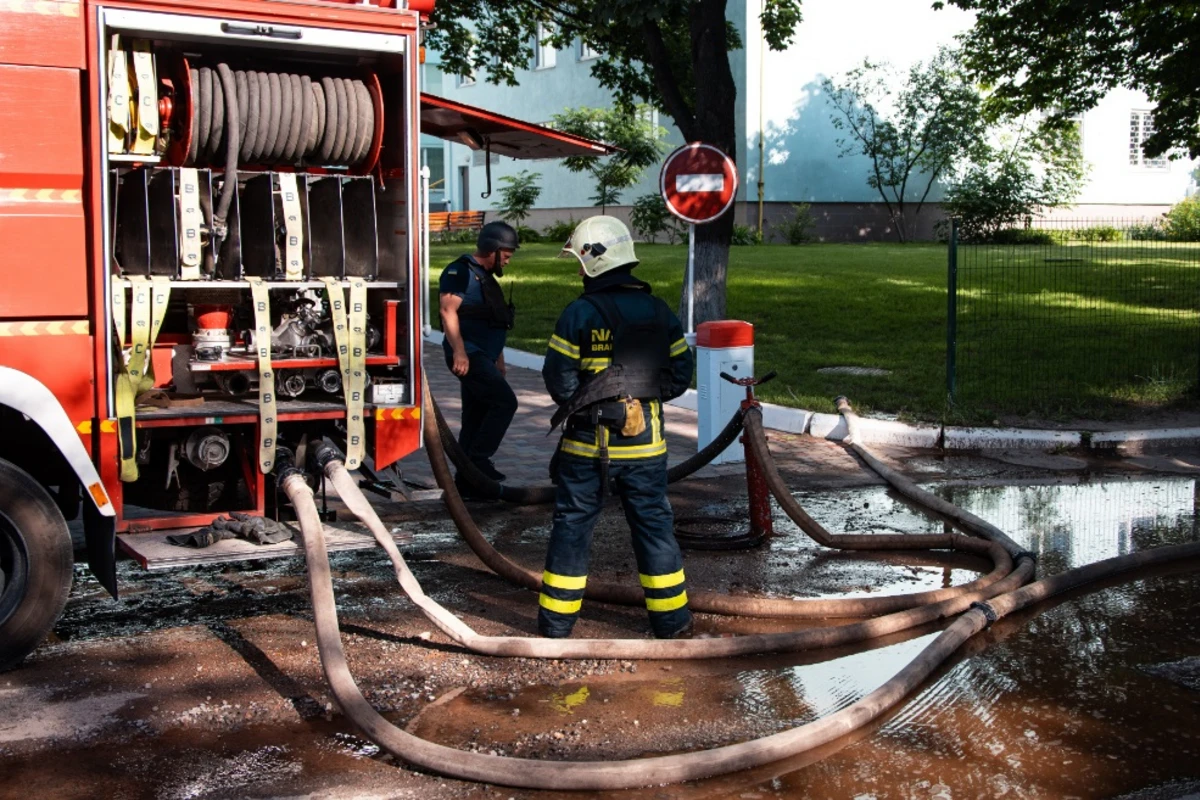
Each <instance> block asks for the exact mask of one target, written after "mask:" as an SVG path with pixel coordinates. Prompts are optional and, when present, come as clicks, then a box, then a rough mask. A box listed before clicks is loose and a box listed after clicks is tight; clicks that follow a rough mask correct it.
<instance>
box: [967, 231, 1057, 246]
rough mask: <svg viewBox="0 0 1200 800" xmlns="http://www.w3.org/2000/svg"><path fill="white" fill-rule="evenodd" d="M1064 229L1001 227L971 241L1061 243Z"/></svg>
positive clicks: (989, 242) (990, 242) (1033, 243)
mask: <svg viewBox="0 0 1200 800" xmlns="http://www.w3.org/2000/svg"><path fill="white" fill-rule="evenodd" d="M1066 233H1067V232H1066V231H1047V230H1042V229H1040V228H1001V229H1000V230H998V231H993V232H992V233H990V234H988V235H987V236H986V237H980V236H976V238H975V239H973V241H977V242H985V243H987V244H1032V245H1048V244H1062V243H1063V241H1064V240H1065V239H1066V238H1067V237H1066V235H1065V234H1066Z"/></svg>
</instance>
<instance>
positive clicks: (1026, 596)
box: [277, 437, 1200, 790]
mask: <svg viewBox="0 0 1200 800" xmlns="http://www.w3.org/2000/svg"><path fill="white" fill-rule="evenodd" d="M435 441H436V437H435ZM316 460H317V462H318V463H319V464H320V465H321V466H322V469H323V472H324V473H325V476H326V477H327V478H328V479H329V481H330V483H331V484H332V485H333V487H334V489H335V491H337V492H338V493H339V495H340V496H341V497H342V499H343V501H345V502H346V504H347V507H348V508H349V509H350V510H351V511H352V512H353V513H355V514H356V515H358V516H359V517H360V519H361V520H362V521H363V522H364V523H365V524H366V525H367V526H368V528H369V529H370V530H371V531H372V533H373V535H374V536H375V538H376V541H377V542H378V543H379V544H380V545H381V546H382V547H383V548H384V549H385V551H386V552H387V553H388V555H389V557H390V558H391V560H392V563H393V566H394V568H395V570H396V576H397V580H398V582H399V583H400V585H401V587H402V588H403V589H404V590H405V592H406V593H407V594H408V596H409V597H410V598H411V599H412V600H413V602H414V603H415V604H416V605H417V606H418V607H419V608H421V610H422V611H423V612H424V613H425V614H426V615H427V616H428V617H429V618H430V619H431V620H432V621H433V622H434V623H435V624H436V625H438V627H439V628H440V629H441V630H443V631H444V632H446V633H447V635H449V636H451V638H453V639H455V640H456V641H460V642H461V643H463V644H465V645H467V646H468V647H471V648H472V649H473V650H475V651H476V652H483V653H489V654H495V655H521V656H527V657H529V656H532V657H543V658H630V657H633V658H652V657H667V658H670V657H676V658H678V657H695V658H703V657H714V656H718V655H734V654H742V653H744V652H749V651H744V650H742V649H741V648H740V647H731V646H730V645H732V644H734V643H736V642H738V641H739V640H742V639H745V640H751V641H754V640H763V639H768V640H775V641H780V640H781V639H783V638H788V637H795V636H801V637H803V636H804V635H805V634H813V633H816V634H820V633H821V631H802V632H799V633H798V634H767V635H761V636H746V637H735V638H734V639H710V640H675V641H640V640H639V641H629V642H626V641H624V640H617V641H613V640H576V641H570V640H568V641H562V640H545V639H526V638H523V637H486V636H479V635H478V634H475V633H474V632H473V631H471V629H470V628H469V627H468V626H467V625H466V624H465V623H463V622H462V621H461V620H459V619H458V618H457V617H455V616H454V615H453V614H451V613H450V612H449V611H447V610H446V609H444V608H442V607H441V606H439V605H437V604H436V603H435V602H433V601H432V600H431V599H430V598H429V597H428V596H427V595H425V594H424V592H423V591H422V590H421V588H420V585H419V584H418V583H417V581H416V579H415V577H414V576H413V575H412V573H411V572H410V571H409V570H408V568H407V565H406V564H405V563H404V560H403V557H402V556H401V555H400V552H399V550H398V549H397V548H396V546H395V543H394V542H393V541H392V540H391V536H390V534H389V533H388V532H387V530H386V528H385V527H384V526H383V524H382V523H381V522H380V520H379V518H378V516H377V515H376V514H375V512H374V510H373V509H372V508H371V506H370V503H369V502H368V501H367V500H366V498H365V497H363V495H362V493H361V491H359V489H358V487H357V485H356V483H355V481H354V479H353V477H352V476H351V475H350V474H349V472H348V471H347V470H346V469H345V466H344V464H343V463H342V462H341V460H340V457H339V454H337V453H336V451H333V450H332V448H329V447H327V446H326V447H325V449H324V453H323V454H322V453H321V452H318V453H317V454H316ZM277 474H278V476H279V485H280V488H281V489H282V490H283V492H284V493H285V494H286V495H287V497H288V499H289V500H290V501H291V502H292V504H293V506H294V507H295V509H296V513H297V518H298V519H299V522H300V528H301V532H302V534H303V538H304V548H305V557H306V559H307V563H308V573H309V586H310V592H311V595H312V600H313V610H314V620H315V623H316V628H317V644H318V648H319V651H320V655H321V663H322V667H323V669H324V671H325V675H326V678H327V680H328V681H329V684H330V687H331V689H332V691H333V694H334V697H335V698H336V700H337V702H338V704H339V706H340V707H341V709H342V711H343V712H344V713H345V714H346V715H347V717H349V718H350V719H351V720H352V721H353V722H354V723H355V724H356V725H358V726H359V727H360V728H361V729H362V730H363V731H364V732H365V733H366V734H367V735H368V736H369V737H370V738H371V739H372V740H373V741H375V742H376V743H377V744H379V745H380V746H381V747H383V748H384V749H386V750H387V751H388V752H390V753H391V754H392V755H394V756H396V757H398V758H401V759H404V760H405V761H407V762H409V763H411V764H414V765H416V766H419V767H423V768H426V769H430V770H433V771H435V772H438V773H441V774H444V775H449V776H452V777H456V778H462V779H467V780H477V781H483V782H488V783H496V784H502V785H507V786H517V787H524V788H535V789H556V790H603V789H621V788H632V787H637V786H645V785H650V784H662V783H675V782H680V781H687V780H697V779H700V778H706V777H711V776H714V775H721V774H726V773H729V772H735V771H740V770H744V769H749V768H753V767H757V766H761V765H764V764H768V763H771V762H773V761H778V760H781V759H784V758H788V757H791V756H795V755H797V754H800V753H803V752H805V751H808V750H811V749H813V748H816V747H819V746H821V745H823V744H826V743H828V742H831V741H833V740H835V739H837V738H839V737H841V736H844V735H846V734H848V733H851V732H853V731H854V730H856V729H859V728H861V727H863V726H864V725H867V724H869V723H870V722H871V721H873V720H875V719H876V718H878V717H879V716H880V715H882V714H883V713H885V712H886V711H887V710H888V709H889V708H891V707H892V706H894V705H895V704H896V703H898V702H899V701H900V700H902V699H903V698H904V697H905V696H906V695H908V694H909V693H911V692H912V691H914V690H915V689H916V688H917V687H919V686H920V684H921V683H922V682H923V681H924V680H926V679H927V678H928V677H929V676H930V675H931V674H932V673H933V671H934V670H935V669H936V668H937V667H938V666H939V665H940V664H941V663H942V662H943V661H945V660H946V659H947V658H948V657H949V656H950V655H951V654H953V653H954V651H955V650H956V649H957V648H958V647H959V646H960V645H961V644H962V643H963V642H965V641H966V640H967V639H969V638H970V637H971V636H974V635H975V634H976V633H978V632H979V631H981V630H983V629H984V628H986V627H987V626H988V625H990V624H991V623H992V622H995V621H996V620H997V619H999V618H1001V617H1003V616H1005V615H1007V614H1010V613H1012V612H1014V611H1016V610H1018V609H1021V608H1024V607H1026V606H1029V605H1031V604H1033V603H1037V602H1040V601H1042V600H1045V599H1047V598H1049V597H1051V596H1053V595H1055V594H1060V593H1062V592H1065V591H1068V590H1071V589H1075V588H1077V587H1079V586H1082V585H1085V584H1086V583H1088V582H1090V581H1095V580H1098V579H1101V578H1106V577H1110V576H1112V575H1117V574H1120V573H1122V572H1126V571H1128V570H1131V569H1135V568H1139V567H1144V566H1152V565H1157V564H1163V563H1170V562H1174V561H1177V560H1179V559H1183V558H1194V557H1197V556H1200V543H1197V544H1191V545H1183V546H1178V547H1168V548H1159V549H1155V550H1149V551H1145V552H1141V553H1134V554H1131V555H1127V556H1121V557H1117V558H1113V559H1109V560H1107V561H1102V562H1098V563H1096V564H1091V565H1088V566H1086V567H1081V568H1079V569H1075V570H1071V571H1069V572H1066V573H1063V574H1060V575H1057V576H1055V577H1053V578H1048V579H1045V580H1042V581H1038V582H1037V583H1034V584H1031V585H1029V586H1025V587H1024V588H1019V587H1020V586H1021V584H1023V583H1024V582H1025V581H1026V580H1027V579H1028V577H1029V575H1031V574H1032V569H1033V562H1032V559H1029V558H1022V559H1020V562H1019V564H1018V566H1017V569H1016V570H1015V571H1013V572H1012V573H1011V574H1010V575H1008V576H1007V577H1006V578H1004V579H1003V580H1001V581H999V582H997V583H995V584H993V585H992V586H991V587H989V589H988V590H987V591H986V595H987V596H989V597H990V598H991V599H990V600H989V601H979V600H971V599H970V598H960V599H961V601H963V602H968V603H970V606H969V607H968V606H963V608H959V609H958V610H960V611H961V610H965V612H966V613H964V614H963V616H961V617H960V618H959V619H957V620H956V621H955V622H953V623H952V624H951V625H950V626H949V627H948V628H947V629H946V630H945V631H943V632H942V633H941V634H940V635H939V636H938V637H937V638H936V639H935V640H934V641H933V642H932V643H930V644H929V645H928V646H927V647H926V648H925V649H924V650H922V651H921V653H919V654H918V655H917V656H916V657H915V658H914V659H913V660H912V661H910V662H909V664H908V665H907V666H905V667H904V668H903V669H902V670H900V672H898V673H897V674H896V675H895V676H893V677H892V678H891V679H890V680H888V681H887V682H886V683H884V685H883V686H881V687H880V688H879V689H876V690H875V691H874V692H871V693H870V694H868V695H866V696H865V697H863V698H862V699H860V700H859V701H857V702H855V703H853V704H852V705H850V706H848V707H846V708H844V709H842V710H840V711H838V712H835V713H833V714H830V715H829V716H827V717H824V718H822V719H820V720H816V721H814V722H811V723H808V724H805V725H802V726H799V727H797V728H793V729H791V730H788V731H784V732H781V733H777V734H773V735H770V736H766V737H763V738H760V739H755V740H751V741H748V742H742V743H739V744H734V745H728V746H724V747H718V748H714V749H711V750H705V751H700V752H695V753H688V754H682V755H672V756H660V757H653V758H642V759H635V760H630V761H604V762H561V761H536V760H531V759H519V758H508V757H503V756H492V755H484V754H481V753H471V752H465V751H461V750H456V749H454V748H450V747H446V746H443V745H438V744H434V743H432V742H428V741H426V740H423V739H420V738H418V737H415V736H413V735H411V734H409V733H406V732H405V731H402V730H400V729H399V728H397V727H396V726H394V725H392V724H391V723H389V722H388V721H387V720H386V719H384V718H383V717H382V716H381V715H380V714H379V713H378V712H376V711H375V710H374V708H372V707H371V705H370V704H369V703H368V702H367V701H366V699H365V698H364V697H363V695H362V692H361V691H360V690H359V688H358V686H357V684H356V683H355V682H354V679H353V676H352V675H351V674H350V671H349V667H348V665H347V660H346V655H345V651H344V649H343V648H342V642H341V634H340V630H339V627H338V621H337V610H336V604H335V599H334V594H333V584H332V576H331V573H330V568H329V559H328V553H327V551H326V548H325V543H324V533H323V529H322V526H321V522H320V518H319V516H318V513H317V508H316V504H315V502H314V498H313V492H312V489H311V488H310V487H309V486H308V484H307V482H306V480H305V478H304V475H303V473H302V472H300V471H299V470H297V469H295V468H294V467H284V468H283V469H282V470H281V471H279V472H278V473H277ZM451 485H453V484H451ZM978 594H980V595H982V594H985V593H978ZM960 599H955V600H951V601H946V602H947V603H950V604H953V605H957V604H958V602H959V600H960ZM947 610H948V609H947ZM906 613H911V612H906ZM949 613H957V611H954V612H949ZM893 616H898V615H893ZM882 619H886V618H880V619H879V620H869V621H867V624H869V623H873V622H879V621H880V620H882ZM856 627H859V626H858V625H853V626H840V629H842V630H845V629H849V628H856ZM827 630H838V629H827ZM864 633H865V636H866V637H870V636H876V635H880V634H878V633H873V632H866V631H864ZM812 638H813V639H814V641H812V642H805V644H804V645H802V646H804V647H808V646H817V647H820V646H828V644H829V643H827V642H825V641H823V637H819V636H818V637H812ZM851 641H853V639H852V640H851ZM468 642H469V644H468ZM833 643H837V644H842V643H845V641H835V642H833ZM629 645H634V647H633V648H632V650H630V649H626V648H627V647H628V646H629ZM639 646H640V647H639ZM643 648H644V649H643ZM789 649H793V648H789ZM794 649H799V648H794ZM514 650H515V652H513V651H514ZM638 651H641V653H645V652H646V651H649V652H650V653H655V652H661V655H647V654H639V655H625V654H624V653H632V652H638ZM683 651H690V652H689V654H688V655H683V654H682V652H683Z"/></svg>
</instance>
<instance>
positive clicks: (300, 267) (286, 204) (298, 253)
mask: <svg viewBox="0 0 1200 800" xmlns="http://www.w3.org/2000/svg"><path fill="white" fill-rule="evenodd" d="M279 196H280V198H281V199H282V200H283V230H284V234H283V235H284V239H285V241H284V279H285V280H289V281H299V280H304V221H303V220H302V219H301V217H300V191H299V189H298V188H297V186H296V173H294V172H280V173H279Z"/></svg>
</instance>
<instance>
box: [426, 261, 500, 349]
mask: <svg viewBox="0 0 1200 800" xmlns="http://www.w3.org/2000/svg"><path fill="white" fill-rule="evenodd" d="M487 278H488V274H487V270H485V269H484V268H483V267H481V266H480V265H479V264H478V263H477V262H476V261H475V259H473V258H471V257H470V256H468V255H462V256H459V257H458V258H457V259H455V260H454V261H452V262H450V263H449V264H448V265H446V268H445V269H444V270H442V277H441V278H440V279H439V280H438V293H439V294H452V295H454V296H455V297H461V298H462V301H463V302H462V308H466V307H469V306H474V307H486V305H487V304H486V303H485V301H484V299H483V281H484V280H485V279H487ZM458 329H459V331H460V332H461V333H462V339H463V346H464V348H465V349H466V351H467V355H470V354H471V353H483V354H484V355H486V356H487V357H488V358H489V359H491V360H492V361H496V360H497V359H499V358H500V354H501V353H503V352H504V345H505V343H506V342H507V341H508V331H507V330H505V329H504V328H497V327H494V326H493V325H491V323H489V322H488V321H487V320H486V319H463V316H462V315H461V314H460V315H459V318H458ZM442 347H443V348H444V349H445V350H446V354H447V357H450V356H451V354H452V353H453V348H451V346H450V341H449V340H448V339H443V340H442Z"/></svg>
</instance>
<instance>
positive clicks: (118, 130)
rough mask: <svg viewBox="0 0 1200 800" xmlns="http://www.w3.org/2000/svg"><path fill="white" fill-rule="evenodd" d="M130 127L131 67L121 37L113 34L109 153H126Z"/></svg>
mask: <svg viewBox="0 0 1200 800" xmlns="http://www.w3.org/2000/svg"><path fill="white" fill-rule="evenodd" d="M129 127H130V120H129V65H128V64H127V63H126V61H125V51H124V50H122V49H121V37H120V36H118V35H116V34H113V37H112V41H111V43H110V44H109V50H108V152H110V153H124V152H125V140H126V139H127V138H128V136H129Z"/></svg>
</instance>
